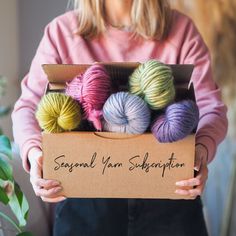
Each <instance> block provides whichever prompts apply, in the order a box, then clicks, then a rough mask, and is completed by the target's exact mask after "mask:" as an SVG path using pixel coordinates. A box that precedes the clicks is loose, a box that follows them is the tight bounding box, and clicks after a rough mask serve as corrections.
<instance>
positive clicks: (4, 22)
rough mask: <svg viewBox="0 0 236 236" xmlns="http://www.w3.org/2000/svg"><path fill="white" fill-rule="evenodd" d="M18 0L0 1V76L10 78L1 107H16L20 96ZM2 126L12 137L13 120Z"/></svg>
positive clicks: (1, 121) (4, 120) (1, 124)
mask: <svg viewBox="0 0 236 236" xmlns="http://www.w3.org/2000/svg"><path fill="white" fill-rule="evenodd" d="M18 2H19V1H18V0H0V74H2V75H5V76H6V77H7V78H8V86H7V94H6V96H4V98H3V99H2V100H1V101H0V104H1V105H11V106H13V105H14V102H15V100H16V98H17V97H18V96H19V87H18V79H19V78H18V75H19V45H18V42H19V34H18V25H17V23H18V6H17V5H18ZM0 126H1V127H2V128H3V130H4V132H5V133H6V134H7V135H8V136H10V137H11V133H12V131H11V120H10V118H9V116H8V117H5V118H3V119H1V120H0Z"/></svg>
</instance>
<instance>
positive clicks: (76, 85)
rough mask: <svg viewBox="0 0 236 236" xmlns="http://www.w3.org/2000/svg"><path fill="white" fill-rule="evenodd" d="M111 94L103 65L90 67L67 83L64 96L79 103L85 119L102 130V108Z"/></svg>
mask: <svg viewBox="0 0 236 236" xmlns="http://www.w3.org/2000/svg"><path fill="white" fill-rule="evenodd" d="M110 94H111V79H110V76H109V74H108V72H107V70H106V68H105V67H104V66H103V65H98V64H95V65H92V66H90V67H89V68H88V69H87V70H86V71H85V72H84V74H82V75H79V76H76V77H75V78H74V79H73V80H72V81H71V82H69V83H67V87H66V95H68V96H71V97H72V98H73V99H75V100H77V101H79V102H80V103H81V105H82V107H83V109H84V112H85V118H86V119H88V120H89V121H91V122H92V123H93V125H94V127H95V128H96V129H97V130H102V123H101V117H102V108H103V105H104V103H105V102H106V100H107V98H108V97H109V96H110Z"/></svg>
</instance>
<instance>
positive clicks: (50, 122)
mask: <svg viewBox="0 0 236 236" xmlns="http://www.w3.org/2000/svg"><path fill="white" fill-rule="evenodd" d="M36 118H37V120H38V123H39V126H40V127H41V128H42V129H43V130H44V131H45V132H48V133H59V132H63V131H70V130H73V129H75V128H76V127H78V125H79V124H80V121H81V112H80V106H79V104H78V103H77V102H76V101H74V100H73V99H72V98H71V97H69V96H66V95H64V94H61V93H48V94H47V95H44V96H43V97H42V99H41V101H40V103H39V104H38V108H37V111H36Z"/></svg>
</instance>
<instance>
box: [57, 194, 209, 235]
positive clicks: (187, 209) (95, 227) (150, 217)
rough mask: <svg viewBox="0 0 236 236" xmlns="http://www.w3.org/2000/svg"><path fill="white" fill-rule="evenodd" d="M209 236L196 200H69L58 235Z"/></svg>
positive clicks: (59, 210) (60, 212)
mask: <svg viewBox="0 0 236 236" xmlns="http://www.w3.org/2000/svg"><path fill="white" fill-rule="evenodd" d="M154 235H155V236H195V235H196V236H207V231H206V226H205V222H204V219H203V213H202V203H201V200H200V198H199V197H198V198H197V199H196V200H156V199H155V200H146V199H145V200H144V199H130V200H127V199H67V200H65V201H64V202H62V203H59V204H58V205H57V208H56V218H55V223H54V236H154Z"/></svg>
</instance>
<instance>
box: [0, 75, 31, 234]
mask: <svg viewBox="0 0 236 236" xmlns="http://www.w3.org/2000/svg"><path fill="white" fill-rule="evenodd" d="M5 87H6V79H5V78H4V77H3V76H0V99H1V98H2V96H3V95H4V93H5ZM0 101H1V100H0ZM9 111H10V108H9V107H3V106H1V105H0V118H1V117H2V116H5V115H7V114H8V113H9ZM11 159H12V148H11V143H10V140H9V138H8V137H7V136H5V135H4V134H3V131H2V129H1V127H0V203H2V204H4V205H7V206H9V207H10V209H11V210H12V212H13V213H14V215H15V217H16V220H14V219H12V218H11V217H9V216H8V215H6V214H5V213H3V212H1V211H0V217H1V218H3V219H4V220H6V221H8V222H9V223H10V224H11V225H12V227H13V228H14V230H15V232H16V235H20V236H30V235H31V236H32V234H31V233H30V232H24V230H23V228H24V227H25V225H26V223H27V217H28V212H29V205H28V202H27V199H26V197H25V195H24V193H23V192H22V191H21V189H20V186H19V185H18V184H17V183H16V181H15V180H14V177H13V170H12V166H11V164H10V160H11Z"/></svg>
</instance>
